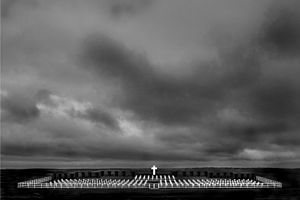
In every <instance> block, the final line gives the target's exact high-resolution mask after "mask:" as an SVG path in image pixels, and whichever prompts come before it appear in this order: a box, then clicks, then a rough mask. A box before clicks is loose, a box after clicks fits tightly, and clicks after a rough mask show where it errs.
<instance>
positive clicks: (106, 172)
mask: <svg viewBox="0 0 300 200" xmlns="http://www.w3.org/2000/svg"><path fill="white" fill-rule="evenodd" d="M170 174H172V175H173V176H175V177H195V176H198V177H200V176H203V177H207V178H236V179H238V178H241V179H243V178H245V179H247V178H248V179H254V178H255V175H254V174H252V173H233V172H208V171H205V172H201V171H173V172H171V173H170ZM135 175H136V173H135V172H132V171H118V170H104V171H86V172H69V173H56V174H54V178H56V179H57V178H98V177H134V176H135Z"/></svg>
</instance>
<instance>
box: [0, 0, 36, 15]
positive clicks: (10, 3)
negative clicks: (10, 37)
mask: <svg viewBox="0 0 300 200" xmlns="http://www.w3.org/2000/svg"><path fill="white" fill-rule="evenodd" d="M18 4H23V5H29V6H36V5H37V4H38V1H36V0H27V1H22V0H2V1H1V17H3V18H8V17H10V16H11V14H10V13H13V12H12V9H14V6H15V5H18Z"/></svg>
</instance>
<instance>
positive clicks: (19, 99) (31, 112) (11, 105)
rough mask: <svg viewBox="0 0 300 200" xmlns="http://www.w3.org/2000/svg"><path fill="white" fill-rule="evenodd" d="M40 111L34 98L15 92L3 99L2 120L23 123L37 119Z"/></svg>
mask: <svg viewBox="0 0 300 200" xmlns="http://www.w3.org/2000/svg"><path fill="white" fill-rule="evenodd" d="M39 114H40V112H39V110H38V108H37V107H36V102H35V100H33V99H30V98H26V97H24V96H22V95H18V94H13V95H8V96H3V97H2V99H1V120H3V121H9V122H17V123H23V122H27V121H30V120H32V119H35V118H37V117H38V116H39Z"/></svg>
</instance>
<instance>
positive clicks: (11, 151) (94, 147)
mask: <svg viewBox="0 0 300 200" xmlns="http://www.w3.org/2000/svg"><path fill="white" fill-rule="evenodd" d="M101 144H102V143H101ZM115 145H116V144H114V143H112V144H111V145H109V146H107V145H103V144H102V145H99V144H96V143H89V144H85V143H82V144H80V145H78V144H77V143H64V144H60V143H56V144H54V143H51V142H50V143H49V142H48V143H32V144H30V145H28V144H25V143H22V142H21V143H19V144H14V143H5V144H4V145H3V146H2V147H1V150H2V153H3V154H4V155H7V156H25V157H26V156H30V157H32V156H33V157H36V156H57V157H58V158H66V159H121V160H130V161H135V160H140V161H148V160H156V161H174V160H175V161H176V160H186V161H187V160H191V161H193V160H206V158H201V156H200V155H197V154H193V153H190V152H175V151H174V152H159V153H158V152H156V151H154V150H153V149H145V148H144V149H143V148H141V149H140V150H139V151H137V150H136V147H135V146H123V145H122V144H117V145H118V148H116V147H115ZM120 149H122V150H121V151H120Z"/></svg>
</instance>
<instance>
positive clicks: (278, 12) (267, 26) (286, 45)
mask: <svg viewBox="0 0 300 200" xmlns="http://www.w3.org/2000/svg"><path fill="white" fill-rule="evenodd" d="M278 4H279V5H277V4H276V6H273V7H272V9H269V12H267V13H266V21H265V23H264V24H263V27H262V33H261V38H260V40H259V42H260V43H261V44H262V46H263V47H264V48H266V49H267V51H269V52H270V53H271V54H273V56H274V55H275V56H299V52H300V39H299V38H300V37H299V36H300V14H299V10H298V8H299V6H300V4H299V2H297V1H291V2H290V3H289V4H285V3H278Z"/></svg>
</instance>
